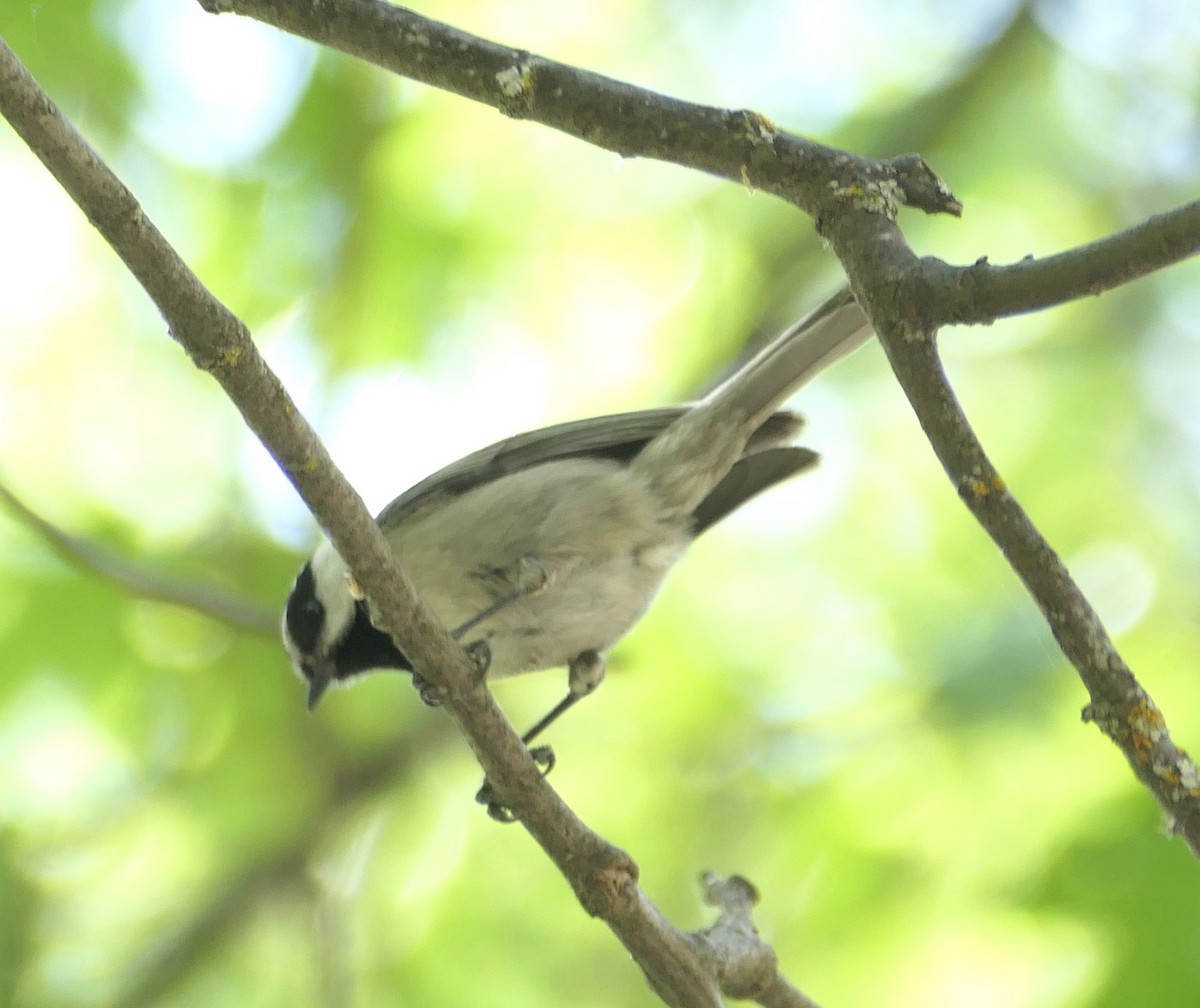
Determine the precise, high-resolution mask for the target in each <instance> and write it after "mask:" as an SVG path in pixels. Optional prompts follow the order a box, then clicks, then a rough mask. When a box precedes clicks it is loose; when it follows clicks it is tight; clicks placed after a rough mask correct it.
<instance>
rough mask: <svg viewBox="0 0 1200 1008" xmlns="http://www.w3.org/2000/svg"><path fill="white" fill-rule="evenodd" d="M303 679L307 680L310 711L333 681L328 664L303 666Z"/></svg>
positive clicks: (316, 663) (318, 663) (317, 663)
mask: <svg viewBox="0 0 1200 1008" xmlns="http://www.w3.org/2000/svg"><path fill="white" fill-rule="evenodd" d="M304 678H305V679H307V680H308V709H309V710H312V709H313V708H314V707H316V706H317V701H318V700H320V699H321V697H323V696H324V695H325V691H326V690H327V689H328V688H329V684H330V683H331V682H332V681H333V670H332V669H331V668H330V666H329V663H328V662H313V663H312V664H305V666H304Z"/></svg>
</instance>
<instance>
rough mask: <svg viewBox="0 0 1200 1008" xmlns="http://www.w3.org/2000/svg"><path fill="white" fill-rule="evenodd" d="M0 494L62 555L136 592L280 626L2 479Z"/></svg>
mask: <svg viewBox="0 0 1200 1008" xmlns="http://www.w3.org/2000/svg"><path fill="white" fill-rule="evenodd" d="M0 500H3V501H4V502H5V504H7V505H8V508H9V510H11V511H12V512H13V513H14V514H15V515H16V516H17V517H18V518H19V519H20V520H21V522H22V523H23V524H25V525H26V526H28V527H29V528H31V529H33V531H34V532H36V533H37V534H38V535H40V536H41V537H42V539H44V540H45V541H46V542H47V543H48V544H49V545H50V546H51V547H53V549H54V551H55V552H56V553H58V555H59V556H61V557H62V558H63V559H64V560H66V561H68V562H69V563H72V564H74V565H75V566H77V567H80V568H81V569H83V570H85V571H90V572H91V573H93V574H98V575H99V576H100V577H103V578H106V579H107V580H109V581H112V582H113V583H114V584H117V585H119V586H120V587H122V588H124V589H125V590H126V591H128V592H130V593H131V594H133V595H137V596H140V597H142V598H151V599H156V600H157V601H159V602H169V603H171V604H172V605H177V606H182V607H183V608H184V609H191V610H193V611H195V612H198V613H202V614H203V615H205V616H210V617H212V618H213V619H215V620H218V621H220V622H221V623H226V624H228V625H229V626H232V627H236V628H237V629H239V630H249V631H252V632H253V633H258V634H267V635H271V636H274V635H275V634H277V633H278V632H279V616H278V615H277V614H276V613H275V611H274V610H272V609H268V608H266V607H265V606H262V605H259V604H258V603H257V602H254V601H252V600H251V599H246V598H240V597H238V596H236V595H233V594H231V593H228V592H222V591H218V590H217V589H216V588H213V587H210V586H208V585H202V584H195V583H193V582H191V581H186V580H184V579H183V578H176V577H171V576H169V575H167V574H162V573H159V572H158V571H151V570H146V569H145V568H143V567H140V566H138V565H137V564H135V563H132V562H131V561H130V560H127V559H126V558H125V557H122V556H120V555H118V554H117V553H114V552H113V551H112V550H109V549H105V548H104V547H103V546H99V545H97V544H96V543H92V542H88V541H87V540H85V539H81V538H80V537H79V536H74V535H71V534H70V533H69V532H65V531H63V530H62V529H60V528H59V527H58V526H57V525H54V524H53V523H52V522H50V521H48V520H47V519H45V518H43V517H42V516H41V515H40V514H38V513H37V512H36V511H34V510H33V508H31V507H30V506H29V505H28V504H26V503H25V502H24V501H22V500H21V499H20V498H19V497H17V495H16V494H14V493H13V492H12V491H11V490H10V489H9V488H8V487H7V486H5V485H4V484H3V483H0Z"/></svg>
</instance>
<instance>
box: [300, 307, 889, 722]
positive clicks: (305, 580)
mask: <svg viewBox="0 0 1200 1008" xmlns="http://www.w3.org/2000/svg"><path fill="white" fill-rule="evenodd" d="M870 335H871V329H870V325H869V323H868V322H867V319H866V316H865V315H864V314H863V312H862V309H861V308H860V307H859V305H858V302H857V301H855V300H854V297H853V295H852V294H851V293H850V291H849V290H848V289H843V290H842V291H840V292H839V293H838V294H836V295H834V296H833V297H832V298H830V299H829V300H827V301H826V302H825V303H824V304H822V305H821V306H820V307H818V308H817V309H816V310H815V311H813V312H811V313H810V314H809V315H808V316H807V317H805V318H804V319H802V320H801V321H799V322H798V323H796V324H795V325H794V326H792V327H791V328H790V329H788V330H787V331H786V332H785V333H784V334H783V335H782V336H780V337H779V338H778V339H776V340H775V341H774V342H773V343H771V344H770V345H769V346H767V347H766V348H765V349H763V350H762V351H761V352H760V353H759V354H757V355H756V356H755V357H754V358H753V359H752V360H750V361H749V362H748V363H747V364H746V365H745V366H744V367H742V368H741V369H739V370H738V371H737V372H736V373H735V374H733V375H732V377H730V378H729V379H728V380H726V381H725V382H724V383H722V384H721V385H720V386H719V387H718V388H717V389H715V390H714V391H713V392H712V393H710V394H709V395H708V396H706V397H705V398H704V399H702V400H700V401H699V402H696V403H690V404H686V405H682V406H672V407H666V408H663V409H652V410H643V411H640V412H635V413H620V414H617V415H615V416H604V417H595V418H593V419H590V420H577V421H574V422H571V423H564V424H558V425H556V426H553V427H546V428H543V429H542V430H536V431H530V432H529V433H526V434H518V435H516V436H515V437H511V438H508V439H507V440H504V441H499V442H497V443H496V444H494V445H491V446H490V447H488V448H483V449H481V450H480V451H477V452H474V453H473V454H471V455H468V456H466V457H465V458H462V459H459V460H458V461H457V462H453V463H451V464H450V465H448V466H446V467H445V468H444V469H442V470H440V471H438V472H436V473H434V474H433V475H432V476H430V477H428V478H427V479H424V480H422V481H421V482H420V483H418V484H417V485H416V486H414V487H413V488H412V489H410V490H408V491H406V492H405V493H403V494H401V495H400V496H399V497H397V498H396V499H395V500H394V501H392V503H391V504H389V505H388V506H387V507H386V508H384V509H383V511H382V512H381V513H380V515H379V517H378V518H377V519H376V520H377V521H378V522H379V525H380V527H381V528H382V529H383V532H384V534H385V536H386V538H387V540H388V543H389V544H390V545H391V547H392V549H393V551H394V552H395V553H396V555H397V557H398V558H399V559H400V562H401V563H402V564H403V566H404V569H405V571H406V572H407V573H408V575H409V577H410V578H411V579H412V582H413V584H414V585H415V586H416V587H417V589H418V591H419V592H420V594H421V596H422V597H423V598H424V599H425V600H426V601H427V602H428V603H429V604H430V606H431V607H432V609H433V611H434V612H435V613H437V615H438V616H439V617H440V618H441V619H442V620H443V622H444V623H445V624H446V625H447V626H450V627H454V628H457V629H456V630H455V633H456V635H457V636H458V637H459V638H460V639H461V638H462V637H463V636H464V635H466V634H468V633H469V632H471V631H473V630H474V629H475V628H476V627H478V628H479V629H478V634H477V636H478V642H476V645H477V646H476V648H475V650H476V652H477V653H479V654H483V655H484V656H487V655H488V654H489V653H490V662H489V663H488V665H487V674H488V675H489V676H490V677H493V678H499V677H502V676H510V675H515V674H517V673H519V672H530V671H533V670H535V669H543V668H550V667H553V666H560V667H561V666H564V665H565V666H567V667H568V669H569V692H568V694H567V697H566V698H565V699H564V700H563V702H562V703H560V704H559V705H558V707H556V708H555V709H554V711H552V712H551V713H550V714H549V715H547V717H546V718H543V719H542V721H540V722H539V723H538V724H537V725H535V726H534V728H533V729H532V730H531V731H530V732H528V733H527V734H526V736H525V738H526V741H529V740H530V739H531V738H532V737H533V736H534V735H536V734H537V733H538V732H539V731H540V730H541V729H542V728H543V727H544V726H545V725H546V724H547V723H549V721H550V720H552V719H553V718H554V717H555V716H557V714H559V713H561V711H562V710H565V709H566V708H567V707H568V706H570V705H571V704H572V703H574V702H575V700H577V699H578V698H579V697H581V696H584V695H586V694H587V693H589V692H591V691H592V690H593V689H594V688H595V687H596V685H598V684H599V682H600V680H601V679H602V678H603V675H604V661H603V658H602V655H603V653H604V652H605V651H606V650H607V649H608V648H610V647H612V645H613V644H615V643H616V642H617V641H619V640H620V639H621V638H622V637H624V636H625V634H626V633H628V632H629V630H630V629H631V628H632V627H633V625H634V624H635V623H637V621H638V620H639V619H640V618H641V617H642V615H643V614H644V613H645V611H646V609H647V607H648V606H649V605H650V602H651V600H652V599H653V598H654V595H655V593H656V592H657V591H658V588H659V585H661V584H662V581H663V578H664V577H665V576H666V574H667V572H668V571H669V570H670V569H671V567H672V566H673V565H674V564H675V562H676V561H677V560H678V559H679V558H680V556H681V555H682V554H683V552H684V550H686V549H687V547H688V545H689V544H690V543H691V541H692V540H693V539H695V538H696V536H698V535H699V534H700V533H701V532H703V531H704V530H705V529H707V528H709V527H710V526H711V525H713V524H715V523H716V522H718V521H720V520H721V519H722V518H724V517H725V516H726V515H727V514H729V513H730V512H731V511H733V510H735V509H736V508H737V507H739V506H740V505H742V504H744V503H745V502H746V501H747V500H749V499H750V498H751V497H753V496H754V495H755V494H757V493H759V492H761V491H763V490H765V489H767V488H768V487H770V486H773V485H774V484H776V483H778V482H780V481H781V480H784V479H787V478H788V477H790V476H794V475H796V474H797V473H800V472H803V471H804V470H805V469H808V468H809V467H810V466H812V465H814V464H815V462H816V460H817V456H816V453H814V452H812V451H809V450H808V449H807V448H797V447H793V446H792V444H791V442H792V441H793V440H794V438H795V437H796V435H797V434H798V433H799V431H800V429H801V427H802V425H803V421H802V419H801V418H800V417H799V416H797V415H796V414H794V413H789V412H779V407H780V406H781V404H782V403H783V402H784V401H785V400H786V399H787V398H788V397H789V396H790V395H791V394H792V393H793V392H795V391H796V390H797V389H798V388H800V387H801V386H802V385H804V384H805V383H806V382H807V381H808V380H809V379H810V378H812V377H813V376H814V375H816V374H817V373H818V372H820V371H821V370H822V369H824V368H825V367H827V366H828V365H830V364H832V363H833V362H835V361H836V360H839V359H840V358H841V357H843V356H845V355H846V354H848V353H850V352H851V351H852V350H854V349H856V348H857V347H858V346H860V345H861V344H862V343H863V342H865V341H866V339H867V338H868V337H869V336H870ZM479 642H482V643H479ZM283 643H284V647H285V648H286V649H287V652H288V655H289V657H290V658H291V660H292V664H293V665H294V666H295V668H296V670H297V672H298V673H299V674H300V675H301V676H302V677H303V678H304V679H305V680H307V682H308V703H309V707H310V708H311V707H312V706H313V705H314V704H316V702H317V701H318V700H319V699H320V698H321V695H322V694H323V693H324V692H325V690H326V688H327V687H328V686H329V685H330V684H331V683H333V682H341V681H345V680H348V679H351V678H353V677H354V676H357V675H359V674H360V673H363V672H366V671H368V670H370V669H403V670H407V671H409V672H412V671H413V668H412V665H411V663H410V662H409V660H408V659H407V658H406V657H405V656H404V654H403V652H401V651H400V650H399V648H397V647H396V645H395V643H394V642H393V641H392V639H391V637H390V636H389V635H388V634H386V633H384V632H382V631H380V630H378V629H376V628H375V626H374V625H373V623H372V619H371V606H370V601H369V600H368V599H366V598H364V597H363V594H362V591H361V590H360V589H359V588H358V586H357V582H356V581H355V579H354V576H353V574H352V573H351V572H350V570H349V569H348V568H347V566H346V564H345V562H344V561H343V560H342V558H341V557H340V556H339V555H338V553H337V551H336V550H335V549H334V547H333V545H332V544H331V543H329V542H328V541H323V542H322V543H321V544H320V545H319V546H318V547H317V549H316V552H315V553H314V554H313V556H312V559H310V560H309V561H308V563H306V564H305V565H304V567H303V568H302V569H301V571H300V574H299V576H298V577H297V578H296V582H295V584H294V585H293V586H292V591H291V595H290V596H289V598H288V601H287V606H286V608H285V610H284V616H283ZM414 679H415V680H416V682H417V683H418V685H420V684H422V682H423V680H421V679H420V678H419V676H418V675H417V674H416V673H414ZM422 695H423V696H424V697H425V698H426V699H427V700H428V701H430V702H432V699H431V698H430V697H429V696H428V694H427V693H426V692H423V694H422Z"/></svg>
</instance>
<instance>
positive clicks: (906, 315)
mask: <svg viewBox="0 0 1200 1008" xmlns="http://www.w3.org/2000/svg"><path fill="white" fill-rule="evenodd" d="M1186 216H1187V215H1184V217H1185V219H1186ZM1128 233H1129V232H1126V234H1128ZM825 234H826V237H827V238H829V240H830V242H831V243H832V245H833V248H834V251H835V252H836V253H837V255H838V257H839V258H840V259H841V260H842V263H843V265H844V266H845V267H846V271H847V273H848V274H849V275H850V279H851V283H852V285H853V286H854V289H855V292H856V293H857V295H858V298H859V300H860V302H861V303H862V305H863V308H864V309H865V310H866V312H867V315H868V317H869V318H870V319H871V321H872V324H873V325H874V326H875V331H876V333H877V334H878V336H879V340H880V342H881V343H882V344H883V347H884V350H885V352H886V353H887V356H888V360H889V361H890V362H891V365H892V369H893V371H894V372H895V374H896V377H897V379H898V380H899V382H900V385H901V387H902V388H903V389H904V393H905V395H906V396H907V397H908V400H909V402H910V403H911V404H912V407H913V410H914V412H915V413H916V415H917V419H918V421H919V422H920V424H921V428H922V429H923V430H924V432H925V435H926V437H928V438H929V443H930V445H932V447H933V450H934V453H935V454H936V455H937V457H938V460H939V461H940V462H941V464H942V467H943V468H944V469H945V471H946V475H947V476H949V478H950V480H951V482H952V483H953V484H954V487H955V489H956V490H957V491H958V494H959V497H960V498H961V499H962V500H963V502H964V503H965V504H966V505H967V507H968V508H969V509H970V511H971V513H972V514H973V515H974V516H975V518H976V520H977V521H978V522H979V523H980V525H982V526H983V528H984V530H985V531H986V532H987V533H988V535H990V536H991V537H992V540H993V541H994V542H995V543H996V545H997V546H998V547H999V548H1000V551H1001V552H1002V553H1003V554H1004V557H1005V559H1007V560H1008V562H1009V564H1010V565H1011V566H1012V568H1013V570H1014V571H1016V573H1017V575H1018V577H1020V578H1021V580H1022V582H1024V584H1025V587H1026V589H1027V590H1028V591H1029V593H1030V595H1032V596H1033V599H1034V601H1035V602H1036V603H1037V605H1038V607H1039V608H1040V609H1041V611H1042V615H1043V616H1044V617H1045V619H1046V622H1047V623H1048V624H1049V626H1050V630H1051V632H1052V633H1053V634H1054V639H1055V640H1056V641H1057V642H1058V645H1059V647H1060V648H1061V649H1062V651H1063V654H1065V655H1066V657H1067V659H1068V660H1069V661H1070V662H1071V664H1072V665H1073V666H1074V667H1075V669H1076V671H1077V672H1078V673H1079V677H1080V679H1081V680H1082V681H1083V684H1084V687H1085V688H1086V689H1087V691H1088V695H1089V697H1090V702H1089V703H1088V705H1087V706H1086V707H1085V708H1084V711H1083V717H1084V720H1086V721H1092V722H1095V723H1096V725H1097V726H1098V727H1099V728H1100V729H1101V731H1103V732H1104V734H1105V735H1107V736H1108V737H1109V738H1110V739H1111V740H1112V741H1113V742H1114V743H1116V745H1117V746H1118V747H1119V748H1120V750H1121V752H1122V753H1124V755H1125V758H1126V759H1127V760H1128V761H1129V765H1130V767H1132V769H1133V772H1134V774H1135V775H1136V776H1137V778H1138V780H1140V781H1141V782H1142V783H1143V784H1144V785H1145V786H1146V788H1147V789H1148V790H1149V791H1150V793H1151V794H1153V795H1154V797H1155V799H1156V800H1157V801H1158V803H1159V805H1160V806H1161V807H1162V809H1163V811H1164V812H1165V813H1166V816H1167V821H1168V824H1169V826H1170V828H1171V829H1172V831H1174V832H1176V833H1178V834H1180V835H1182V836H1183V837H1184V839H1185V840H1186V842H1187V844H1188V846H1189V848H1191V851H1192V853H1193V854H1194V855H1195V856H1197V857H1200V770H1197V767H1196V765H1195V763H1194V762H1193V761H1192V759H1191V757H1190V756H1188V754H1187V753H1186V752H1185V751H1184V750H1182V749H1180V748H1179V747H1178V746H1176V745H1175V743H1174V741H1173V740H1172V739H1171V735H1170V732H1169V731H1168V729H1167V725H1166V721H1165V719H1164V718H1163V715H1162V713H1161V712H1160V711H1159V709H1158V707H1157V706H1156V705H1155V703H1154V701H1153V700H1152V699H1151V697H1150V695H1149V693H1148V692H1147V691H1146V690H1145V689H1144V688H1143V687H1142V685H1141V684H1140V683H1139V682H1138V681H1137V679H1136V678H1135V677H1134V674H1133V672H1132V670H1131V669H1130V668H1129V666H1128V665H1127V664H1126V663H1125V660H1124V659H1123V658H1122V657H1121V656H1120V654H1119V653H1118V652H1117V650H1116V648H1115V647H1114V645H1113V642H1112V640H1111V638H1110V637H1109V636H1108V632H1107V631H1106V630H1105V629H1104V626H1103V624H1102V623H1101V621H1100V617H1099V615H1098V614H1097V612H1096V611H1095V609H1094V608H1093V607H1092V605H1091V603H1089V602H1088V600H1087V598H1086V596H1085V595H1084V594H1083V592H1082V591H1081V590H1080V588H1079V586H1078V585H1077V584H1076V583H1075V582H1074V580H1073V579H1072V578H1071V575H1070V572H1069V571H1068V570H1067V568H1066V566H1065V565H1064V564H1063V562H1062V560H1061V559H1060V558H1059V556H1058V554H1056V553H1055V552H1054V550H1053V549H1052V548H1051V546H1050V544H1049V543H1048V542H1047V541H1046V540H1045V538H1044V537H1043V536H1042V534H1041V533H1040V532H1039V531H1038V530H1037V528H1036V526H1035V525H1034V524H1033V522H1032V521H1031V520H1030V518H1029V516H1028V515H1027V514H1026V513H1025V511H1024V509H1023V508H1022V507H1021V505H1020V504H1019V503H1018V502H1017V500H1016V498H1015V497H1014V496H1013V494H1012V492H1011V491H1010V490H1009V489H1008V486H1007V485H1006V483H1005V481H1004V479H1003V477H1001V475H1000V474H999V472H997V470H996V468H995V466H993V465H992V462H991V460H990V459H989V458H988V457H987V455H986V453H985V452H984V450H983V446H982V444H981V443H980V442H979V439H978V437H977V436H976V435H975V432H974V430H973V429H972V428H971V425H970V422H969V421H968V420H967V418H966V416H965V414H964V413H963V411H962V408H961V406H960V405H959V403H958V399H957V397H956V396H955V394H954V390H953V388H952V387H951V385H950V382H949V380H948V379H947V378H946V374H945V371H944V369H943V368H942V363H941V360H940V358H939V357H938V353H937V343H936V337H937V330H936V327H935V326H933V325H931V324H930V323H929V321H928V320H929V318H930V317H931V316H933V317H938V311H937V309H936V308H931V306H930V304H929V302H928V295H927V289H928V288H927V287H926V286H925V284H924V275H923V273H922V265H923V264H922V262H921V261H919V260H918V259H917V257H916V256H915V255H914V254H913V252H912V250H911V249H910V248H909V246H908V244H907V242H906V241H905V240H904V235H903V234H902V233H901V231H900V229H899V228H898V227H897V226H896V225H895V223H894V222H893V221H891V220H889V219H887V218H886V217H884V216H882V215H880V214H868V213H863V212H861V211H858V210H848V211H847V212H846V213H844V214H841V215H838V216H837V217H836V219H831V221H830V222H829V226H828V227H827V228H826V232H825ZM1068 297H1069V294H1064V296H1063V297H1062V298H1061V300H1067V299H1068Z"/></svg>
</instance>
